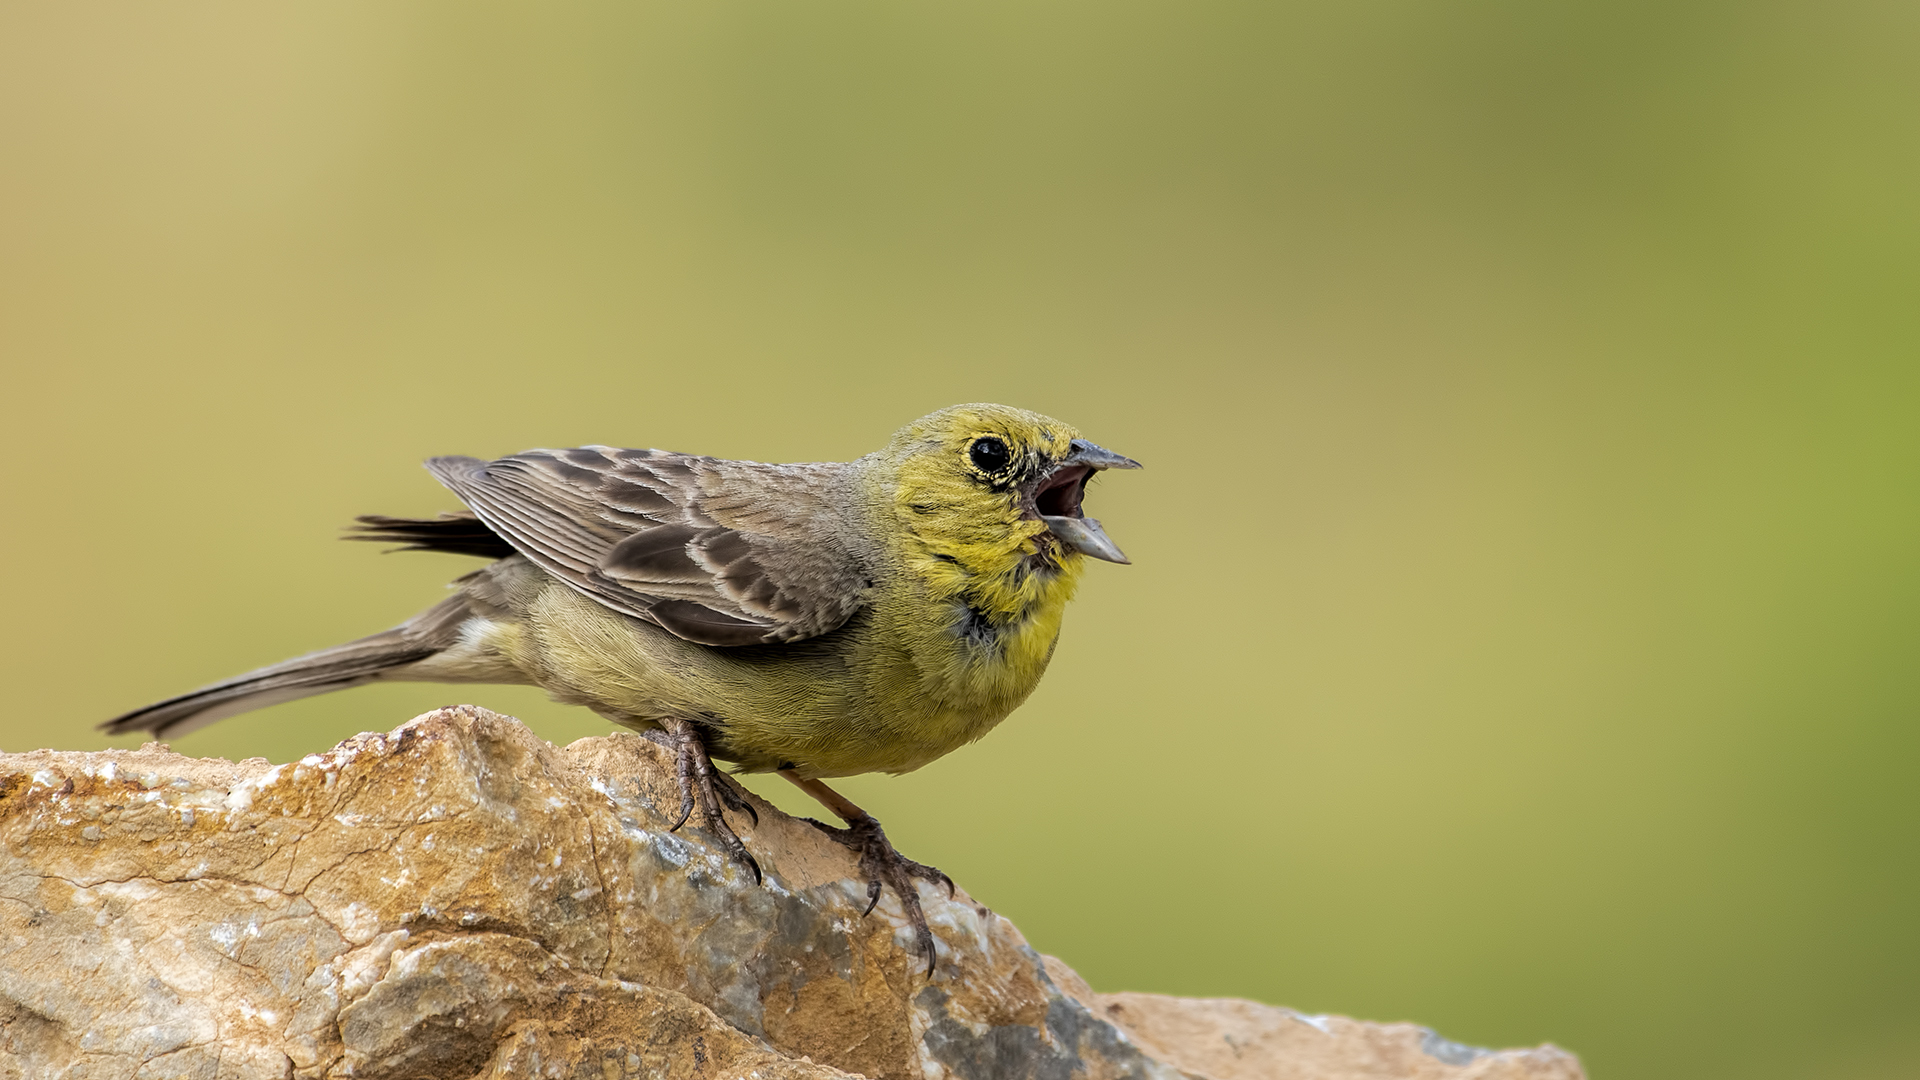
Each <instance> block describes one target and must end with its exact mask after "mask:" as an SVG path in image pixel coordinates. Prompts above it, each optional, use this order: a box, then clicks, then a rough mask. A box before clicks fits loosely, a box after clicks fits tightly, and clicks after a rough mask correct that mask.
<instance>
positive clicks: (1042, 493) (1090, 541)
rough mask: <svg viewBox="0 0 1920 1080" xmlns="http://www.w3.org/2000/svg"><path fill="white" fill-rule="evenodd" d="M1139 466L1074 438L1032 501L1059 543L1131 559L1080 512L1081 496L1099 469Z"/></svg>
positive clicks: (1098, 554)
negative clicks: (1067, 450)
mask: <svg viewBox="0 0 1920 1080" xmlns="http://www.w3.org/2000/svg"><path fill="white" fill-rule="evenodd" d="M1139 467H1140V463H1139V462H1137V461H1135V460H1133V459H1132V458H1130V457H1125V456H1123V455H1120V454H1116V453H1114V452H1113V451H1111V450H1108V449H1106V448H1105V447H1101V446H1095V445H1094V444H1092V443H1090V442H1088V441H1087V440H1085V439H1075V440H1073V444H1072V449H1071V450H1070V451H1069V452H1068V453H1067V456H1066V457H1064V458H1062V459H1061V460H1060V464H1058V465H1056V466H1054V468H1053V471H1052V472H1050V473H1048V474H1047V478H1046V479H1045V480H1042V481H1041V482H1040V486H1039V487H1038V488H1036V489H1035V490H1034V493H1033V501H1034V506H1035V507H1036V508H1037V509H1038V510H1039V512H1040V520H1041V521H1044V522H1046V525H1047V531H1049V532H1051V533H1053V535H1054V536H1055V537H1057V538H1059V540H1060V542H1061V543H1063V544H1065V545H1066V546H1068V547H1070V548H1072V549H1073V550H1075V551H1077V552H1079V553H1080V554H1082V555H1091V556H1093V557H1094V558H1096V559H1105V560H1106V561H1108V562H1116V563H1125V562H1131V561H1132V560H1130V559H1128V558H1127V556H1126V555H1125V554H1124V553H1123V552H1122V551H1121V550H1120V546H1119V545H1118V544H1115V543H1114V542H1113V540H1112V539H1110V538H1109V537H1108V536H1107V532H1106V530H1105V529H1102V528H1101V527H1100V523H1099V522H1098V521H1095V520H1094V519H1093V518H1090V517H1087V516H1086V515H1084V514H1082V513H1081V512H1080V498H1081V496H1082V495H1084V494H1085V493H1086V490H1087V481H1088V480H1090V479H1092V478H1093V474H1094V473H1096V472H1098V471H1100V470H1101V469H1137V468H1139Z"/></svg>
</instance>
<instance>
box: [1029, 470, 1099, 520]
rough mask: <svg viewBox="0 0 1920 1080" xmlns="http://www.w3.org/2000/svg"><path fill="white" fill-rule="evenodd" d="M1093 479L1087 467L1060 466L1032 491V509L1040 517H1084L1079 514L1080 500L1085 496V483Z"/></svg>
mask: <svg viewBox="0 0 1920 1080" xmlns="http://www.w3.org/2000/svg"><path fill="white" fill-rule="evenodd" d="M1092 478H1093V468H1092V467H1091V466H1087V465H1062V466H1060V467H1059V468H1057V469H1055V470H1053V471H1052V472H1051V473H1048V474H1047V476H1046V478H1045V479H1044V480H1041V481H1040V486H1039V487H1037V488H1035V489H1034V490H1033V508H1034V511H1035V512H1036V513H1038V514H1039V515H1040V516H1041V517H1068V518H1077V517H1082V516H1084V515H1083V514H1081V512H1080V500H1081V499H1082V498H1084V497H1085V496H1086V493H1087V481H1088V480H1091V479H1092Z"/></svg>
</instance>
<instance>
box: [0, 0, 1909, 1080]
mask: <svg viewBox="0 0 1920 1080" xmlns="http://www.w3.org/2000/svg"><path fill="white" fill-rule="evenodd" d="M1917 195H1920V7H1916V6H1915V5H1912V4H1901V3H1887V2H1870V0H1841V2H1830V3H1812V2H1798V3H1758V4H1753V3H1746V4H1736V3H1701V2H1694V3H1680V4H1672V3H1665V4H1653V3H1635V2H1624V3H1623V2H1620V0H1614V2H1611V3H1596V2H1588V3H1559V4H1540V3H1523V2H1518V0H1507V2H1479V3H1465V4H1455V5H1433V4H1421V3H1413V2H1408V0H1381V2H1373V3H1354V4H1335V3H1320V4H1301V3H1284V2H1268V3H1239V4H1235V3H1220V2H1191V3H1184V4H1142V3H1121V2H1114V0H1107V2H1102V3H1091V2H1045V0H1025V2H1020V3H1005V2H975V3H970V4H966V5H933V4H909V3H898V2H893V3H879V2H872V3H858V2H843V0H819V2H815V3H810V4H805V5H785V4H742V3H715V4H707V5H692V4H672V5H667V4H657V3H622V4H604V5H592V4H553V5H540V6H539V7H538V8H537V9H536V8H535V6H533V5H505V4H487V3H473V2H463V3H437V4H425V3H407V4H394V3H366V2H360V3H342V2H330V3H325V4H320V3H285V4H271V5H265V4H242V3H220V4H213V3H189V2H174V3H169V4H165V5H149V4H132V3H95V4H45V3H14V2H8V3H5V4H4V5H3V6H0V364H4V367H3V368H0V374H3V377H4V383H3V384H0V387H3V389H0V418H3V419H0V438H4V440H5V448H6V452H5V454H4V456H3V457H0V499H3V500H4V503H3V505H4V507H5V517H4V521H5V525H6V527H5V529H4V530H3V531H0V553H3V554H4V556H5V566H6V567H7V568H8V572H7V574H6V578H5V580H6V587H5V595H6V597H7V600H8V609H9V610H8V617H7V618H6V619H5V620H4V624H0V646H3V650H0V656H3V657H4V659H3V660H0V664H3V665H4V666H3V667H0V676H3V677H4V680H5V685H6V687H7V705H6V708H5V709H4V711H3V713H0V747H4V748H6V749H8V750H19V749H26V748H30V747H39V746H55V747H67V748H89V747H99V746H102V745H105V744H106V741H105V740H104V739H103V738H102V737H101V736H100V735H98V734H96V733H95V732H94V730H93V724H94V723H96V722H97V721H99V720H101V719H103V718H105V717H107V716H110V715H112V714H115V713H117V712H120V711H122V710H124V709H127V708H130V707H132V706H135V705H139V704H142V703H145V702H146V701H148V700H150V699H154V698H158V697H161V696H165V695H168V694H172V693H174V692H177V691H180V690H184V689H187V688H190V687H192V686H195V685H198V684H200V683H203V682H207V681H211V680H213V679H216V678H219V677H223V676H226V675H230V674H234V673H237V672H239V671H241V670H243V669H246V668H249V667H252V666H254V665H257V664H261V663H265V662H268V661H273V660H278V659H281V658H282V657H285V656H287V655H290V654H293V653H297V652H302V651H306V650H308V649H311V648H315V647H319V646H324V645H329V644H332V643H335V642H337V641H340V640H343V639H345V638H348V637H353V636H357V635H360V634H362V633H366V632H370V631H372V630H375V629H379V628H382V627H385V626H387V625H390V624H392V623H395V622H397V621H399V620H400V619H402V618H403V617H405V616H407V615H409V614H411V613H412V612H413V611H415V610H416V609H418V608H420V607H423V606H425V605H426V604H428V603H430V602H431V601H433V600H434V599H436V598H437V597H438V596H440V595H441V586H442V584H443V583H444V582H445V581H446V580H447V579H449V578H450V577H451V576H453V575H454V574H456V573H460V572H464V571H465V570H466V569H467V568H468V567H469V566H470V565H471V563H470V562H469V561H467V560H461V559H457V558H450V557H446V556H433V555H395V556H387V557H383V556H382V555H380V554H379V553H378V552H377V551H376V550H373V549H369V548H367V547H364V546H360V545H347V544H341V543H338V542H336V541H335V539H334V536H335V535H336V532H337V530H338V528H339V527H340V526H341V525H342V524H343V523H344V522H346V521H347V520H348V519H349V518H350V517H351V516H352V515H354V514H357V513H365V512H381V513H394V514H422V513H430V512H432V511H436V510H440V509H445V508H450V507H452V506H453V505H454V504H453V502H452V500H451V498H450V497H449V496H448V495H446V494H445V493H444V492H442V491H441V490H440V489H439V488H438V487H437V486H436V485H435V484H434V483H433V482H432V481H431V480H430V479H429V478H428V477H427V476H426V474H425V473H423V472H422V471H420V469H419V468H418V465H417V462H418V461H419V460H420V459H422V458H425V457H427V456H429V455H432V454H442V453H463V454H476V455H492V454H498V453H506V452H511V451H515V450H520V449H524V448H528V447H533V446H572V445H577V444H580V443H587V442H606V443H614V444H617V445H629V446H659V447H666V448H671V449H680V450H687V451H696V452H703V453H711V454H718V455H723V456H731V457H748V458H757V459H763V460H774V461H786V460H813V459H827V458H842V457H849V456H854V455H858V454H860V453H863V452H865V451H867V450H870V449H873V448H876V447H878V446H879V445H880V444H881V443H882V441H883V440H884V439H885V438H886V437H887V435H888V434H889V433H890V432H891V431H892V430H893V429H894V428H895V427H896V426H898V425H899V424H901V423H903V422H905V421H906V420H909V419H911V418H913V417H915V416H918V415H920V414H922V413H925V412H928V411H930V410H932V409H934V408H936V407H938V406H941V405H945V404H949V403H952V402H956V401H967V400H982V399H984V400H998V401H1006V402H1010V403H1017V404H1020V405H1024V406H1028V407H1031V408H1035V409H1038V410H1041V411H1044V412H1048V413H1052V414H1054V415H1057V416H1061V417H1063V418H1066V419H1068V420H1070V421H1071V422H1073V423H1075V424H1077V425H1078V426H1080V427H1081V429H1082V430H1083V431H1085V432H1086V433H1087V434H1088V435H1089V436H1090V437H1092V438H1094V439H1095V440H1097V441H1099V442H1101V443H1104V444H1106V445H1108V446H1111V447H1113V448H1115V449H1118V450H1120V451H1122V452H1125V453H1127V454H1131V455H1133V456H1136V457H1138V458H1140V459H1141V460H1143V461H1145V462H1146V463H1147V466H1148V468H1147V471H1145V472H1142V473H1136V474H1126V475H1119V476H1114V477H1111V478H1109V479H1107V480H1106V481H1104V482H1103V483H1102V484H1100V485H1098V486H1097V488H1096V490H1095V492H1094V494H1093V496H1092V497H1091V499H1090V508H1091V510H1092V512H1093V513H1094V514H1095V515H1096V516H1098V517H1100V518H1102V519H1104V520H1105V521H1106V522H1107V523H1108V526H1109V528H1110V529H1111V531H1112V533H1113V535H1114V536H1115V537H1116V538H1117V539H1118V541H1119V542H1120V543H1121V544H1122V545H1123V546H1124V547H1125V548H1126V550H1127V551H1128V552H1129V554H1131V555H1132V557H1133V559H1134V562H1135V565H1133V566H1131V567H1110V566H1105V565H1096V566H1094V567H1093V568H1092V570H1091V571H1090V573H1089V574H1088V575H1087V581H1086V583H1085V585H1084V587H1083V589H1082V596H1081V599H1080V600H1079V601H1078V602H1077V603H1076V605H1075V607H1074V609H1073V611H1072V613H1071V615H1070V616H1069V619H1068V630H1067V633H1066V635H1065V637H1064V639H1063V641H1062V644H1061V647H1060V650H1059V654H1058V658H1057V660H1056V662H1055V664H1054V668H1053V672H1052V674H1051V675H1050V677H1049V678H1048V679H1047V681H1046V682H1045V684H1044V685H1043V686H1042V687H1041V689H1040V691H1039V692H1038V693H1037V694H1036V695H1035V696H1034V698H1033V699H1032V701H1031V702H1030V703H1029V704H1028V705H1027V706H1026V707H1025V708H1024V709H1023V710H1021V711H1020V712H1019V713H1017V714H1016V715H1015V716H1014V718H1013V719H1012V720H1010V721H1009V722H1008V723H1007V724H1006V725H1004V726H1003V727H1002V728H1000V729H999V730H998V731H996V732H995V733H994V734H993V735H992V736H991V737H990V738H989V739H987V740H986V741H985V742H983V743H981V744H980V745H978V746H975V747H972V748H969V749H967V750H965V751H962V752H960V753H957V754H954V755H952V756H951V757H949V758H947V759H945V760H943V761H940V762H938V763H937V764H935V765H933V766H931V767H929V768H927V769H925V770H923V771H922V772H920V773H917V774H915V775H913V776H911V777H907V778H900V779H895V778H864V779H861V780H857V781H854V782H851V783H849V784H848V785H847V787H848V789H849V790H850V794H852V795H853V797H855V798H857V799H859V800H860V801H862V802H865V803H868V804H869V805H870V806H872V807H873V808H874V809H875V811H876V812H877V813H878V814H879V815H880V816H881V818H882V819H883V820H885V821H886V822H887V824H888V827H889V830H890V831H891V833H892V834H893V836H894V837H895V838H896V839H898V840H899V841H900V843H901V846H902V847H903V848H904V849H905V850H907V851H908V852H910V853H911V854H913V855H915V856H916V857H919V858H922V859H926V860H929V861H931V862H935V863H938V864H939V865H941V866H943V867H945V868H946V869H948V870H949V871H951V872H952V873H953V874H954V876H955V877H956V878H959V879H960V880H961V881H962V882H963V883H965V884H966V886H967V887H968V888H969V889H970V890H972V891H973V893H974V894H975V895H976V896H978V897H980V898H981V899H982V900H983V901H985V902H987V903H990V904H992V905H993V906H994V907H995V908H996V909H998V910H999V911H1001V912H1003V913H1005V914H1007V915H1009V916H1010V917H1012V918H1013V919H1014V920H1015V921H1016V922H1017V923H1018V924H1019V925H1020V926H1021V927H1022V928H1023V929H1024V930H1025V932H1026V933H1027V934H1028V936H1029V937H1030V938H1031V939H1032V941H1033V942H1034V944H1035V945H1036V946H1037V947H1039V948H1041V949H1043V950H1045V951H1048V952H1053V953H1057V954H1059V955H1061V956H1063V957H1064V958H1066V959H1067V960H1068V961H1069V962H1070V963H1072V964H1074V965H1075V966H1076V967H1078V968H1079V969H1080V970H1081V971H1082V972H1083V973H1084V974H1085V975H1086V976H1087V978H1088V979H1089V980H1090V981H1091V982H1092V983H1093V985H1094V986H1095V987H1097V988H1101V989H1107V990H1117V989H1139V990H1157V991H1165V992H1169V993H1177V994H1195V995H1241V996H1247V997H1253V998H1258V999H1261V1000H1265V1001H1271V1002H1278V1003H1285V1004H1288V1005H1292V1006H1296V1007H1299V1008H1303V1009H1307V1010H1314V1011H1335V1012H1342V1013H1348V1014H1352V1015H1356V1016H1361V1017H1369V1018H1375V1019H1403V1018H1404V1019H1416V1020H1419V1021H1421V1022H1424V1023H1428V1024H1431V1025H1433V1026H1435V1027H1437V1028H1438V1029H1439V1030H1440V1031H1442V1032H1443V1033H1444V1034H1446V1035H1448V1036H1450V1037H1452V1038H1455V1039H1460V1040H1465V1041H1469V1042H1475V1043H1481V1044H1491V1045H1512V1044H1526V1043H1534V1042H1538V1041H1542V1040H1552V1041H1555V1042H1558V1043H1560V1044H1562V1045H1565V1046H1568V1047H1571V1048H1573V1049H1575V1050H1577V1051H1578V1052H1579V1053H1581V1054H1582V1055H1583V1057H1584V1058H1585V1060H1586V1061H1587V1063H1588V1066H1589V1068H1590V1069H1591V1070H1592V1071H1593V1073H1594V1074H1595V1075H1596V1076H1597V1077H1639V1078H1682V1077H1686V1078H1693V1077H1705V1076H1728V1077H1735V1076H1737V1077H1743V1078H1772V1077H1782V1078H1785V1077H1793V1078H1815V1077H1818V1078H1841V1080H1855V1078H1858V1080H1867V1078H1874V1080H1878V1078H1893V1077H1911V1076H1914V1075H1920V918H1917V917H1916V914H1917V912H1916V895H1917V894H1916V887H1920V871H1917V870H1916V845H1917V843H1920V828H1917V827H1916V826H1917V825H1920V785H1916V784H1915V783H1914V774H1915V766H1916V752H1917V751H1920V736H1917V735H1916V724H1915V713H1916V706H1920V662H1917V658H1916V646H1920V563H1917V562H1916V551H1917V550H1920V548H1917V546H1916V541H1917V540H1920V512H1916V490H1917V489H1920V485H1917V484H1916V480H1920V475H1917V474H1920V424H1916V419H1917V418H1920V348H1917V347H1920V288H1917V287H1920V243H1917V241H1920V202H1917V201H1916V196H1917ZM460 700H467V701H474V702H478V703H480V704H484V705H488V706H491V707H493V708H496V709H501V710H504V711H509V712H512V713H515V714H516V715H519V716H521V717H523V718H525V719H526V720H527V721H528V722H529V723H530V724H532V725H533V726H534V728H535V730H536V731H538V732H540V733H541V734H542V735H544V736H545V737H547V738H549V739H552V740H555V741H557V742H565V741H567V740H571V739H573V738H577V737H580V736H583V735H588V734H594V733H598V732H600V731H602V730H604V726H603V725H601V724H600V723H599V722H598V721H596V720H595V719H594V718H593V717H591V716H590V715H588V714H586V713H585V712H583V711H580V710H574V709H567V708H562V707H559V706H556V705H551V704H548V703H546V702H544V701H543V700H541V698H540V696H539V695H538V694H537V693H535V692H532V691H528V690H521V689H492V688H484V687H458V688H455V687H447V688H443V687H434V686H416V687H405V686H395V687H383V688H374V689H368V690H360V691H355V692H352V693H348V694H341V695H336V696H331V697H324V698H319V699H314V700H311V701H307V702H303V703H299V704H295V705H289V706H283V707H280V708H276V709H272V710H269V711H267V712H263V713H258V714H254V715H251V716H247V717H243V718H239V719H235V720H229V721H225V722H223V723H221V724H218V725H216V726H214V727H212V728H210V729H207V730H205V731H204V732H201V733H198V734H195V735H192V736H189V737H185V738H182V739H180V740H179V742H178V744H177V749H180V750H182V751H184V752H187V753H192V754H198V755H224V756H230V757H246V756H253V755H264V756H267V757H271V758H273V759H274V760H276V761H279V760H286V759H288V758H292V757H296V756H299V755H301V754H303V753H306V752H309V751H313V750H317V749H321V748H324V747H326V746H328V745H330V744H332V743H333V742H334V741H336V740H338V739H340V738H343V737H345V736H347V735H350V734H352V733H354V732H356V731H360V730H363V729H377V730H384V729H387V728H391V727H393V726H395V725H397V724H398V723H400V722H401V721H403V720H405V719H406V718H408V717H409V716H412V715H414V714H415V713H418V712H420V711H423V710H425V709H427V708H429V707H432V706H435V705H439V704H445V703H450V702H454V701H460ZM137 741H138V740H131V739H123V740H119V743H120V744H122V745H131V744H133V743H135V742H137ZM756 786H757V787H758V788H759V789H760V790H762V791H765V792H767V793H768V794H769V795H774V796H778V797H780V798H781V799H783V800H785V799H786V796H785V794H784V792H782V791H780V790H778V788H784V787H785V785H778V787H776V786H775V785H770V784H767V783H760V782H757V781H756ZM789 805H791V803H790V802H789Z"/></svg>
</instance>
